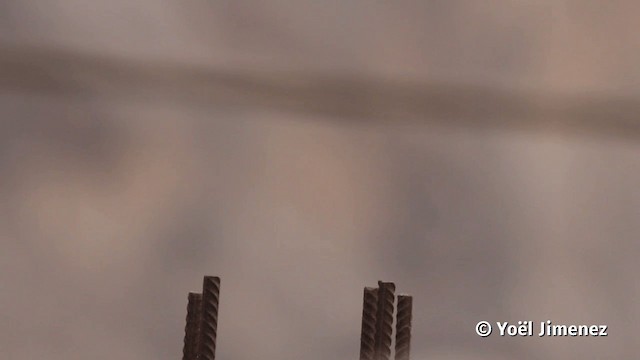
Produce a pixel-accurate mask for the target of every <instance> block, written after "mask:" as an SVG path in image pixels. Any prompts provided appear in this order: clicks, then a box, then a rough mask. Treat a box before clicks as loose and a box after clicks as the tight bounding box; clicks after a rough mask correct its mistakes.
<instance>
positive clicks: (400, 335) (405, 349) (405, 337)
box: [395, 295, 413, 360]
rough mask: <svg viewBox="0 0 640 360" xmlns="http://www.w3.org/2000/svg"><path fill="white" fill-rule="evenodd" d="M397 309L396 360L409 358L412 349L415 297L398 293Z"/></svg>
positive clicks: (407, 359)
mask: <svg viewBox="0 0 640 360" xmlns="http://www.w3.org/2000/svg"><path fill="white" fill-rule="evenodd" d="M397 309H398V311H397V314H396V354H395V360H409V353H410V350H411V318H412V313H413V297H411V296H409V295H398V307H397Z"/></svg>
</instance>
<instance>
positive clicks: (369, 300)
mask: <svg viewBox="0 0 640 360" xmlns="http://www.w3.org/2000/svg"><path fill="white" fill-rule="evenodd" d="M377 311H378V289H376V288H370V287H365V288H364V297H363V303H362V333H361V334H360V360H374V355H375V341H376V339H375V336H376V319H377V317H378V314H377Z"/></svg>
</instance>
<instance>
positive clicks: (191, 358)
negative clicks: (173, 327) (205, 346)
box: [182, 293, 202, 360]
mask: <svg viewBox="0 0 640 360" xmlns="http://www.w3.org/2000/svg"><path fill="white" fill-rule="evenodd" d="M188 301H189V302H188V304H187V325H186V326H185V329H184V348H183V349H182V359H183V360H196V358H197V355H198V336H199V334H198V333H199V327H200V317H201V315H202V312H201V309H202V294H197V293H189V296H188Z"/></svg>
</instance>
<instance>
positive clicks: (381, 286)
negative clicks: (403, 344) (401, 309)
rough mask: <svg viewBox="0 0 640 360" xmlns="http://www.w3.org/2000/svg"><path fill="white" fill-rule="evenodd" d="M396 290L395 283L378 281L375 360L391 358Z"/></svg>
mask: <svg viewBox="0 0 640 360" xmlns="http://www.w3.org/2000/svg"><path fill="white" fill-rule="evenodd" d="M395 290H396V286H395V285H394V284H393V283H391V282H382V281H378V311H377V312H378V313H377V317H376V335H375V355H374V360H389V357H390V356H391V341H392V339H391V336H392V334H393V312H394V305H395Z"/></svg>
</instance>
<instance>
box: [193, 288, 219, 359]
mask: <svg viewBox="0 0 640 360" xmlns="http://www.w3.org/2000/svg"><path fill="white" fill-rule="evenodd" d="M219 299H220V278H219V277H217V276H205V278H204V283H203V286H202V320H201V322H200V339H199V341H198V360H214V359H215V357H216V335H217V332H218V303H219Z"/></svg>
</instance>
